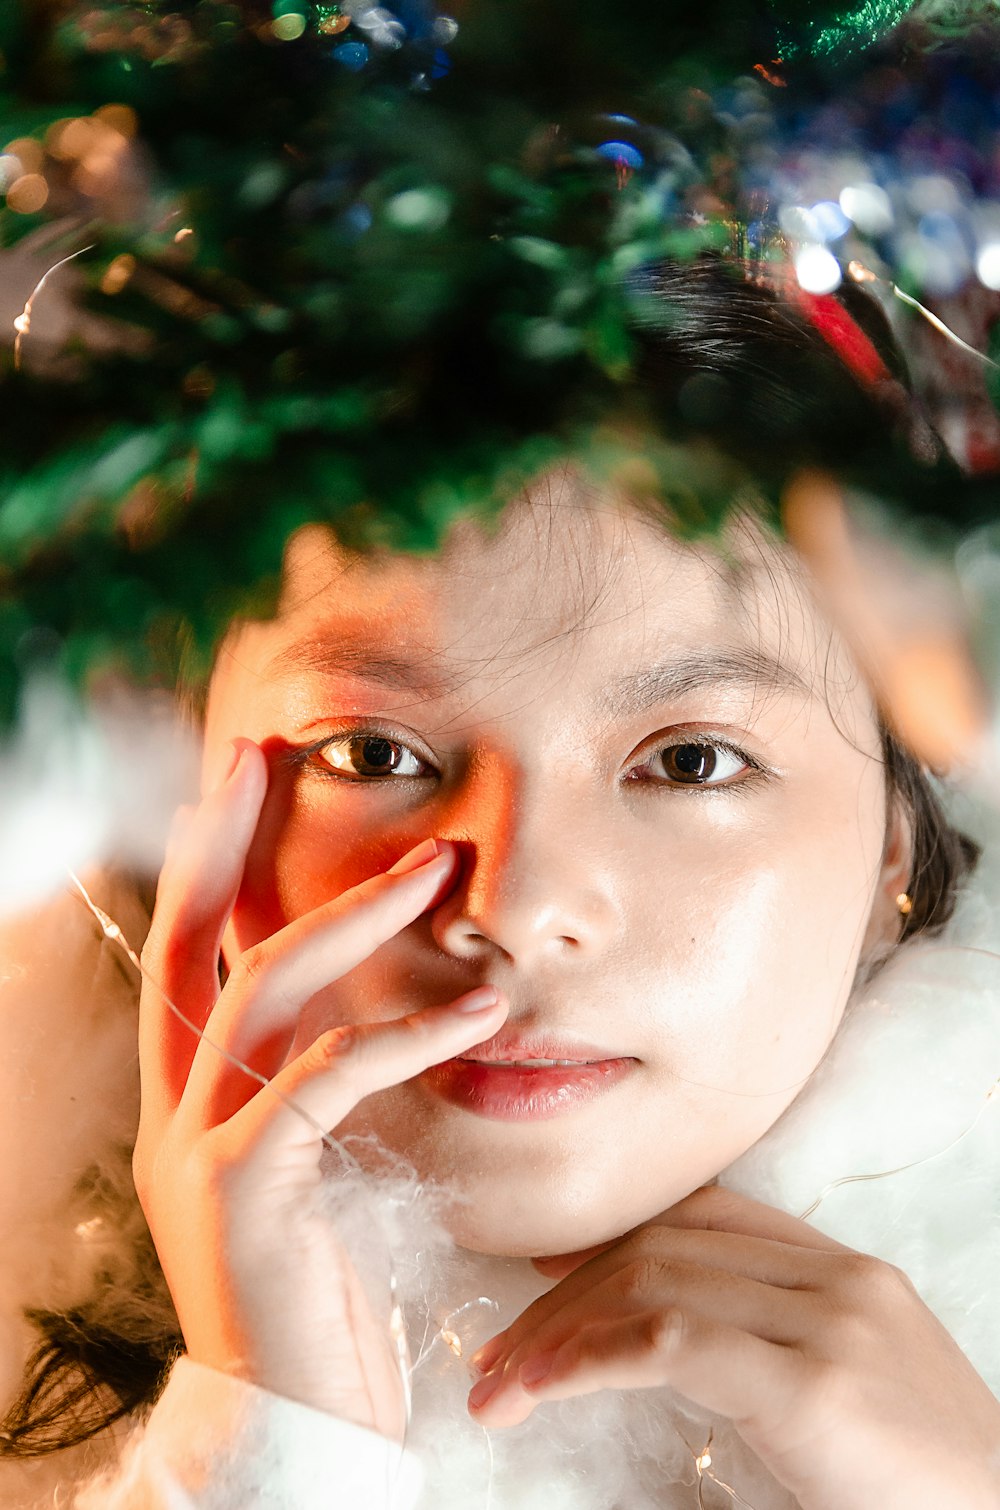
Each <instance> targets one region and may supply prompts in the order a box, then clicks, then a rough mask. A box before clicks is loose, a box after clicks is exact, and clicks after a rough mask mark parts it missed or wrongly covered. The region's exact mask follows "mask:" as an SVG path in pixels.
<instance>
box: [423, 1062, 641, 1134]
mask: <svg viewBox="0 0 1000 1510" xmlns="http://www.w3.org/2000/svg"><path fill="white" fill-rule="evenodd" d="M636 1063H637V1061H636V1060H635V1059H600V1060H598V1061H597V1062H596V1063H593V1064H574V1065H553V1066H552V1067H551V1068H548V1069H546V1068H542V1067H536V1068H533V1069H532V1068H524V1069H522V1068H519V1067H516V1066H503V1065H497V1064H483V1063H481V1062H480V1061H478V1060H474V1059H447V1060H445V1062H444V1064H435V1065H432V1066H431V1068H430V1069H429V1070H424V1072H423V1074H422V1075H420V1076H418V1079H419V1081H420V1083H421V1084H422V1085H425V1086H427V1088H428V1089H429V1090H431V1091H433V1092H434V1093H435V1094H436V1095H438V1096H441V1097H442V1098H443V1100H445V1101H450V1102H451V1103H452V1104H453V1105H455V1106H461V1107H464V1108H465V1110H466V1111H470V1112H476V1113H477V1114H478V1115H479V1116H480V1117H492V1118H493V1119H494V1120H496V1121H499V1122H537V1121H541V1120H542V1119H544V1118H546V1117H557V1116H559V1114H560V1112H569V1111H573V1110H574V1109H575V1108H576V1107H578V1106H583V1105H585V1104H586V1103H587V1102H588V1101H592V1100H593V1099H594V1097H595V1096H600V1095H602V1094H603V1093H604V1092H605V1091H607V1090H610V1089H611V1087H612V1086H613V1085H616V1084H617V1083H618V1081H619V1080H621V1079H623V1078H624V1076H625V1075H627V1074H628V1073H629V1071H630V1070H631V1069H633V1068H634V1067H635V1065H636Z"/></svg>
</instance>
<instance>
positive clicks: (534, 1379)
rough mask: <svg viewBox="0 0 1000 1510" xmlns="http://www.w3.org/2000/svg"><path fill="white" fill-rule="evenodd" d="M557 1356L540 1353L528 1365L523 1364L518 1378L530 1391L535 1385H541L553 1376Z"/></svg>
mask: <svg viewBox="0 0 1000 1510" xmlns="http://www.w3.org/2000/svg"><path fill="white" fill-rule="evenodd" d="M555 1356H556V1355H555V1353H539V1354H538V1356H537V1357H536V1358H529V1359H528V1361H527V1363H522V1364H521V1367H520V1368H519V1369H518V1371H517V1377H518V1378H519V1379H520V1381H521V1383H522V1384H524V1385H526V1386H527V1387H528V1388H529V1389H530V1388H531V1386H532V1385H533V1384H541V1382H542V1380H543V1379H547V1378H548V1376H549V1374H551V1372H552V1364H553V1362H554V1361H555Z"/></svg>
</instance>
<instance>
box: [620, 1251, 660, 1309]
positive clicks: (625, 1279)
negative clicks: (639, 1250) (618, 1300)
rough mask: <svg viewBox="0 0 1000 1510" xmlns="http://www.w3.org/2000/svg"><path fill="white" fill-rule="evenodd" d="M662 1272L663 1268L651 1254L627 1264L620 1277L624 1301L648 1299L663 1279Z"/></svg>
mask: <svg viewBox="0 0 1000 1510" xmlns="http://www.w3.org/2000/svg"><path fill="white" fill-rule="evenodd" d="M661 1272H662V1266H661V1265H660V1264H659V1263H658V1262H657V1261H656V1259H654V1258H653V1257H652V1255H651V1254H647V1255H646V1256H644V1257H640V1258H635V1259H633V1260H632V1262H631V1263H630V1264H626V1266H625V1268H624V1269H623V1270H622V1271H621V1276H620V1284H621V1289H622V1295H623V1297H624V1299H625V1300H630V1301H642V1300H645V1299H648V1297H649V1293H650V1291H651V1290H652V1289H653V1288H654V1287H655V1285H656V1283H657V1281H658V1280H659V1279H660V1277H661Z"/></svg>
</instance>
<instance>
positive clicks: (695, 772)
mask: <svg viewBox="0 0 1000 1510" xmlns="http://www.w3.org/2000/svg"><path fill="white" fill-rule="evenodd" d="M670 753H671V754H672V756H673V764H674V769H675V771H676V773H677V774H678V775H679V776H685V777H707V776H711V774H712V772H713V771H714V770H715V751H714V750H713V749H712V748H711V746H709V745H677V746H676V748H675V749H674V750H673V751H671V752H670Z"/></svg>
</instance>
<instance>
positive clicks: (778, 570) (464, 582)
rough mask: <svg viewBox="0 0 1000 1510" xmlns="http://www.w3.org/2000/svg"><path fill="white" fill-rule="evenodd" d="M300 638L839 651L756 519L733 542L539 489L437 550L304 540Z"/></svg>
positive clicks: (470, 653)
mask: <svg viewBox="0 0 1000 1510" xmlns="http://www.w3.org/2000/svg"><path fill="white" fill-rule="evenodd" d="M275 628H276V629H277V631H278V633H279V635H280V636H281V637H282V638H283V639H286V640H292V641H295V640H296V639H304V640H306V641H310V642H316V641H317V640H324V639H326V640H329V641H331V642H336V641H337V640H338V639H345V638H346V639H350V638H351V637H352V636H355V635H357V636H363V637H366V638H367V639H368V641H369V642H370V643H372V644H381V645H384V646H390V645H391V646H397V647H403V646H405V647H406V648H407V649H408V650H409V651H410V652H411V653H414V654H418V653H420V652H421V650H422V651H423V652H425V653H426V654H427V655H428V656H434V657H439V658H444V659H447V658H449V657H454V658H455V659H456V660H459V661H463V662H465V663H466V664H468V662H469V661H470V660H472V659H475V658H476V657H477V656H480V657H487V658H489V657H491V656H494V655H503V656H504V657H513V656H516V655H518V654H529V653H530V654H532V655H537V654H538V653H539V652H540V651H542V650H543V649H545V648H546V647H547V648H548V649H549V651H550V652H553V653H555V652H556V650H557V649H561V651H563V652H565V651H567V650H569V649H570V648H571V647H578V646H579V643H580V641H581V640H583V639H591V640H592V639H595V638H596V639H598V640H603V641H605V642H609V643H612V644H614V645H615V646H617V647H618V648H619V649H621V648H622V647H626V646H627V647H630V648H632V649H634V650H635V652H636V654H637V655H639V656H640V657H641V656H642V655H643V654H644V653H645V652H646V651H647V650H648V649H649V648H651V647H655V648H657V649H659V650H662V649H665V648H668V647H669V645H670V644H672V643H676V644H678V645H681V646H687V647H690V648H693V647H695V646H704V647H706V648H710V647H711V646H712V645H713V644H714V645H716V646H718V647H719V648H720V649H721V648H723V647H727V646H732V645H734V644H746V645H748V646H750V647H752V648H753V649H755V650H758V651H762V650H766V651H767V652H768V653H769V654H770V655H772V656H774V657H776V658H777V657H779V656H780V657H781V658H782V659H784V660H785V661H787V662H788V663H789V664H790V665H794V666H796V667H799V666H801V665H803V664H805V665H808V664H809V663H812V662H815V661H816V660H817V651H818V650H820V649H822V657H821V659H824V660H827V661H829V649H830V645H829V641H830V630H829V626H828V624H827V623H826V621H825V620H824V618H823V616H822V614H821V613H820V612H819V610H818V608H817V606H816V604H815V602H814V601H813V599H812V597H811V594H810V593H809V591H808V588H807V586H806V584H805V581H804V578H803V575H802V572H801V569H800V567H799V566H798V565H797V563H796V561H795V559H794V557H793V556H792V555H791V553H790V552H789V551H787V550H786V549H785V548H783V547H781V546H780V545H779V544H778V543H777V542H775V541H773V540H771V539H769V538H767V537H766V535H765V534H764V533H763V531H762V530H760V529H759V528H758V527H756V526H755V525H753V524H750V523H748V522H746V521H742V522H739V523H735V524H734V525H733V526H732V527H731V528H730V529H729V530H727V532H726V534H725V536H724V537H723V538H722V539H721V540H720V541H719V542H718V543H711V544H708V543H698V544H690V543H682V542H680V541H678V540H677V539H676V538H674V537H673V536H672V535H671V534H670V531H669V528H668V526H667V525H666V524H665V523H663V522H660V521H658V520H656V519H651V518H648V517H646V516H645V515H644V514H641V513H639V512H638V511H630V510H628V509H625V508H622V507H620V506H616V505H614V504H612V503H605V504H602V503H601V502H600V501H597V502H589V503H587V504H581V502H580V500H579V499H578V498H577V499H574V501H573V502H572V503H571V504H568V505H562V506H559V505H557V504H553V503H552V502H551V500H550V501H548V502H547V503H546V505H545V506H543V507H540V506H539V505H538V504H537V503H536V502H535V501H533V500H531V499H526V500H524V501H522V502H520V503H519V504H518V505H517V506H512V507H510V508H508V510H507V511H506V512H505V514H504V516H503V518H502V519H501V521H500V522H499V524H498V525H495V526H494V525H486V524H484V523H483V522H482V521H480V520H477V519H474V518H465V519H462V520H460V521H458V522H457V523H456V524H455V525H454V526H453V527H452V529H451V531H450V533H449V535H448V536H447V538H446V540H445V542H444V544H443V546H442V548H441V549H440V550H439V551H437V552H435V553H434V554H431V555H427V556H417V555H409V554H403V553H391V552H388V551H380V552H374V553H360V552H357V551H352V550H349V549H347V548H346V547H344V546H342V545H340V544H339V543H338V542H337V541H336V540H335V539H334V538H333V537H332V536H331V534H330V532H329V531H327V530H324V529H322V528H320V527H308V528H306V529H304V530H301V531H300V532H299V533H298V534H297V536H295V537H294V538H293V539H292V541H291V542H290V544H289V549H288V551H287V554H286V561H285V576H284V590H283V596H282V602H281V612H280V615H279V619H278V621H277V625H276V626H275Z"/></svg>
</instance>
